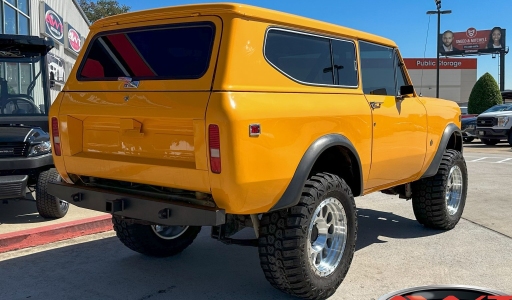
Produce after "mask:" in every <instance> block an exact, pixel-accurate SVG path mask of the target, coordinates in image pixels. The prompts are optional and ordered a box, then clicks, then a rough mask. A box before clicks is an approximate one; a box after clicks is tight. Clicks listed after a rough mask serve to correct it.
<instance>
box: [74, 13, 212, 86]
mask: <svg viewBox="0 0 512 300" xmlns="http://www.w3.org/2000/svg"><path fill="white" fill-rule="evenodd" d="M214 36H215V25H214V24H213V23H210V22H201V23H190V24H179V25H174V26H166V27H148V28H141V29H137V30H133V29H131V30H129V31H116V32H110V33H107V34H104V35H101V36H99V37H96V38H95V39H94V41H93V42H92V43H91V45H90V46H89V49H88V50H87V52H86V54H85V57H84V59H83V60H82V65H81V66H80V69H79V71H78V74H79V75H78V79H79V80H117V79H118V78H119V77H132V78H135V79H139V80H140V79H197V78H200V77H202V76H203V75H204V74H205V73H206V71H207V69H208V66H209V63H210V56H211V52H212V47H213V40H214Z"/></svg>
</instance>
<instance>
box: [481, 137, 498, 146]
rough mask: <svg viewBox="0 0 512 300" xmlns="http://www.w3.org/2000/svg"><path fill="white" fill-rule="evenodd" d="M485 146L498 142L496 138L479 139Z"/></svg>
mask: <svg viewBox="0 0 512 300" xmlns="http://www.w3.org/2000/svg"><path fill="white" fill-rule="evenodd" d="M480 140H481V141H482V143H484V144H486V145H487V146H494V145H496V144H498V143H499V142H500V140H498V139H480Z"/></svg>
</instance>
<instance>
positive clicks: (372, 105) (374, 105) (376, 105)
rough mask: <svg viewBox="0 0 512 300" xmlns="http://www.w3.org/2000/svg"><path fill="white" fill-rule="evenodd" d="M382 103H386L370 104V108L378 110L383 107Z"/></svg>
mask: <svg viewBox="0 0 512 300" xmlns="http://www.w3.org/2000/svg"><path fill="white" fill-rule="evenodd" d="M382 103H384V102H370V107H371V108H372V109H377V108H380V106H381V105H382Z"/></svg>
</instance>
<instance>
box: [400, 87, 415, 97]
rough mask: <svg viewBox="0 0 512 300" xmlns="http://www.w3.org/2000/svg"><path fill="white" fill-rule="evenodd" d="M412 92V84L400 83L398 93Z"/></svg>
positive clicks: (409, 93) (407, 93)
mask: <svg viewBox="0 0 512 300" xmlns="http://www.w3.org/2000/svg"><path fill="white" fill-rule="evenodd" d="M411 94H414V86H412V85H402V86H401V87H400V95H402V96H403V95H411Z"/></svg>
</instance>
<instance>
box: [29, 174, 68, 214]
mask: <svg viewBox="0 0 512 300" xmlns="http://www.w3.org/2000/svg"><path fill="white" fill-rule="evenodd" d="M60 181H61V178H60V175H59V173H58V172H57V170H55V169H53V168H52V169H49V170H47V171H43V172H41V173H40V174H39V176H38V178H37V184H36V207H37V211H38V212H39V215H40V216H41V217H43V218H46V219H58V218H62V217H64V216H65V215H66V214H67V213H68V209H69V203H68V202H66V201H63V200H60V199H59V198H57V197H55V196H52V195H50V194H48V192H47V191H46V188H47V186H48V182H60Z"/></svg>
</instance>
